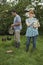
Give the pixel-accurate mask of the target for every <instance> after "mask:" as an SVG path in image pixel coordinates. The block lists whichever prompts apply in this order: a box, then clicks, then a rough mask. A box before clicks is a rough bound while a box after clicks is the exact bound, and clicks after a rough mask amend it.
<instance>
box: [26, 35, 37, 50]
mask: <svg viewBox="0 0 43 65" xmlns="http://www.w3.org/2000/svg"><path fill="white" fill-rule="evenodd" d="M31 38H32V43H33V48H36V40H37V36H34V37H27V43H26V48H27V50H28V48H29V45H30V40H31Z"/></svg>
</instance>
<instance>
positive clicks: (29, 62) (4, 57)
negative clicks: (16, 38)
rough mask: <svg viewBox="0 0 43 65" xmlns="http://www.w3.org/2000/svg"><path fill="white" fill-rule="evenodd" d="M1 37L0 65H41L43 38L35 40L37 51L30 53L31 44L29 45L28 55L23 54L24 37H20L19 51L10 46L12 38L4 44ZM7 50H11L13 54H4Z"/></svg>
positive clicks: (42, 59)
mask: <svg viewBox="0 0 43 65" xmlns="http://www.w3.org/2000/svg"><path fill="white" fill-rule="evenodd" d="M2 37H3V36H0V65H43V36H39V37H38V39H37V50H35V51H34V52H31V49H32V44H30V50H29V52H28V53H26V52H25V42H26V37H25V36H21V46H20V49H17V48H15V47H14V46H13V45H12V43H13V36H11V38H12V40H11V41H8V40H7V41H6V42H2V40H1V39H2ZM5 37H6V36H5ZM7 50H13V53H6V51H7Z"/></svg>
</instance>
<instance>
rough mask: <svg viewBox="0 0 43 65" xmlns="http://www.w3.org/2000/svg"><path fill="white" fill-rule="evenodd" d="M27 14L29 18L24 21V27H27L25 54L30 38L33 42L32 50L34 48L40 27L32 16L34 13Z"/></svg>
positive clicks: (31, 11)
mask: <svg viewBox="0 0 43 65" xmlns="http://www.w3.org/2000/svg"><path fill="white" fill-rule="evenodd" d="M28 14H29V18H28V19H26V25H27V31H26V37H27V43H26V52H27V51H28V50H29V45H30V39H31V38H32V41H33V50H34V49H35V48H36V40H37V36H38V27H40V24H39V22H38V20H37V18H34V16H35V14H34V11H33V10H30V11H29V12H28Z"/></svg>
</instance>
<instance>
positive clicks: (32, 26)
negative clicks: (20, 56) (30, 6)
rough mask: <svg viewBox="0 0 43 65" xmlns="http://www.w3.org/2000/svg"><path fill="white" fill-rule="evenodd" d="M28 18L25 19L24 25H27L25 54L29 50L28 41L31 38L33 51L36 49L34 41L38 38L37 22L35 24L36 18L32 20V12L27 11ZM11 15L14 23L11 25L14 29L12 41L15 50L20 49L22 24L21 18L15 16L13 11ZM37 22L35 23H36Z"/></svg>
mask: <svg viewBox="0 0 43 65" xmlns="http://www.w3.org/2000/svg"><path fill="white" fill-rule="evenodd" d="M28 14H29V17H28V18H27V19H26V25H27V31H26V37H27V42H26V52H27V51H28V50H29V45H30V40H31V38H32V41H33V49H35V48H36V40H37V36H38V27H40V24H39V22H37V21H38V20H37V18H34V15H35V14H34V11H33V10H29V11H28ZM12 15H13V16H15V17H14V22H13V24H12V25H11V26H12V27H13V28H14V31H15V35H14V37H15V38H14V41H15V43H14V44H15V46H16V47H17V48H19V47H20V31H21V29H22V23H21V17H20V16H19V15H18V14H17V12H16V11H15V10H13V11H12ZM36 22H37V23H36Z"/></svg>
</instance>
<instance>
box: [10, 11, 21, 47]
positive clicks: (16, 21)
mask: <svg viewBox="0 0 43 65" xmlns="http://www.w3.org/2000/svg"><path fill="white" fill-rule="evenodd" d="M12 15H13V16H14V22H13V24H12V25H11V26H12V27H13V28H14V31H15V35H14V41H15V46H16V47H17V48H19V47H20V31H21V29H22V24H21V17H20V16H19V15H18V14H17V12H16V11H15V10H13V11H12Z"/></svg>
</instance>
